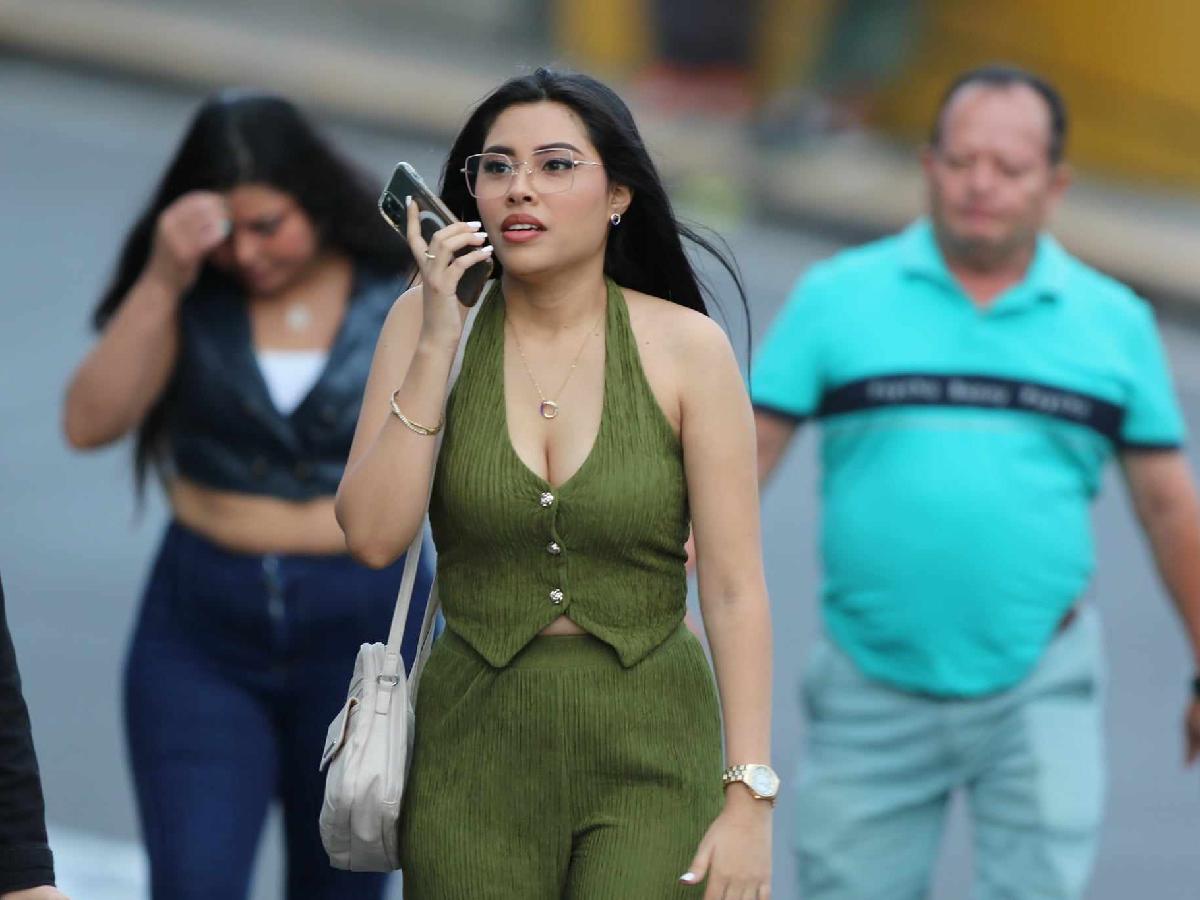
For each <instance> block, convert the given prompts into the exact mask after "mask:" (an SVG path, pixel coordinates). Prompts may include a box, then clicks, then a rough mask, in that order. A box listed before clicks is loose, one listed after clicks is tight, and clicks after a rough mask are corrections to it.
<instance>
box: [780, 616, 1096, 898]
mask: <svg viewBox="0 0 1200 900" xmlns="http://www.w3.org/2000/svg"><path fill="white" fill-rule="evenodd" d="M1101 656H1102V654H1101V642H1100V621H1099V616H1098V615H1097V613H1096V611H1095V610H1093V609H1086V608H1085V609H1084V610H1083V611H1081V613H1080V614H1079V616H1078V617H1077V618H1076V620H1075V621H1074V622H1073V623H1072V624H1070V625H1069V626H1067V627H1066V628H1065V629H1064V630H1063V631H1062V632H1061V633H1059V634H1058V635H1057V636H1055V638H1054V639H1053V640H1052V641H1051V643H1050V645H1049V647H1047V648H1046V651H1045V653H1044V654H1043V656H1042V659H1041V661H1040V662H1039V663H1038V665H1037V667H1036V668H1035V669H1034V671H1033V672H1031V673H1030V674H1029V675H1028V676H1027V677H1026V678H1025V680H1024V681H1022V682H1021V683H1019V684H1018V685H1016V686H1015V687H1013V688H1011V689H1009V690H1007V691H1003V692H1001V693H998V694H994V695H991V696H987V697H981V698H977V699H976V698H972V699H945V698H935V697H928V696H921V695H917V694H911V693H907V692H904V691H900V690H896V689H895V688H892V687H889V686H888V685H885V684H882V683H880V682H877V681H872V680H870V679H868V678H866V677H865V676H864V675H863V674H862V673H861V672H859V670H858V668H857V667H856V666H855V665H854V663H853V662H852V661H851V660H850V658H849V657H848V656H846V655H845V654H844V653H843V652H842V651H841V650H839V649H837V647H835V646H834V645H833V644H832V643H830V642H827V641H826V642H822V643H821V644H819V645H818V647H817V649H816V651H815V652H814V654H813V655H812V657H811V659H810V661H809V665H808V672H807V675H806V678H805V686H804V691H805V701H806V706H807V711H808V720H809V746H808V752H807V758H806V759H805V761H804V763H803V769H802V772H801V777H800V783H799V787H798V789H797V791H796V794H795V797H794V802H793V803H790V804H788V805H789V806H791V807H792V808H793V810H794V815H795V817H796V818H795V820H794V836H795V849H796V851H797V854H798V862H799V873H800V896H801V897H803V898H804V900H918V898H924V897H926V896H928V893H929V880H930V871H931V869H932V867H933V862H934V858H935V856H936V854H937V848H938V843H939V840H940V838H941V833H942V826H943V823H944V821H945V817H946V811H947V804H948V801H949V799H950V796H951V794H952V793H953V792H954V791H956V790H962V791H964V792H965V794H966V796H967V801H968V810H969V812H970V817H971V831H972V835H973V837H974V843H975V847H974V851H975V852H974V863H975V878H974V887H973V889H972V894H971V896H972V897H973V898H976V900H1026V898H1034V897H1036V898H1039V900H1077V898H1080V897H1082V896H1083V892H1084V889H1085V887H1086V885H1087V880H1088V874H1089V872H1090V870H1091V866H1092V861H1093V857H1094V855H1095V848H1096V837H1097V832H1098V830H1099V826H1100V820H1101V810H1102V804H1103V795H1104V759H1103V743H1102V704H1101V699H1102V694H1103V673H1102V666H1103V664H1102V659H1101Z"/></svg>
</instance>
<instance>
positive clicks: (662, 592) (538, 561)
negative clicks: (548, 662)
mask: <svg viewBox="0 0 1200 900" xmlns="http://www.w3.org/2000/svg"><path fill="white" fill-rule="evenodd" d="M482 302H483V304H484V305H483V307H482V308H481V309H480V310H479V313H478V316H477V318H476V321H475V327H474V329H473V330H472V332H471V335H470V337H469V338H468V339H467V346H466V349H465V351H464V355H463V365H462V371H461V374H460V375H459V378H458V381H457V383H456V384H455V386H454V389H453V390H452V391H451V393H450V398H449V400H448V403H447V408H446V431H445V437H444V438H443V441H442V449H441V455H440V456H439V458H438V464H437V473H436V475H435V476H434V482H433V496H432V499H431V501H430V507H429V518H430V522H431V524H432V527H433V537H434V542H435V544H436V545H437V550H438V565H437V569H438V571H437V578H438V594H439V596H440V598H441V601H442V608H443V612H444V614H445V617H446V625H447V627H448V628H449V629H450V630H451V631H453V632H454V633H455V634H457V635H458V636H459V637H461V638H463V639H464V640H465V641H467V643H469V644H470V645H471V646H472V647H473V648H474V649H475V650H476V651H477V652H478V653H479V654H480V656H482V657H483V658H484V659H486V660H487V661H488V662H489V663H491V664H492V665H493V666H497V667H499V666H504V665H506V664H507V663H508V662H509V661H510V660H511V659H512V658H513V657H514V656H516V655H517V653H519V652H520V651H521V649H522V648H523V647H524V646H525V645H526V644H527V643H529V641H530V640H531V639H532V638H533V637H534V636H535V635H536V634H537V633H538V632H539V631H541V630H542V629H543V628H545V627H546V626H547V625H549V624H550V623H551V622H552V621H554V620H555V619H557V618H558V617H559V616H560V615H564V614H565V615H567V616H568V617H569V618H571V619H572V620H574V621H575V622H576V623H578V624H579V625H580V626H582V627H583V628H585V629H586V630H587V631H589V632H591V633H592V634H593V635H595V636H596V637H598V638H600V639H601V640H603V641H605V642H606V643H608V644H610V645H611V646H612V647H613V649H614V650H615V651H616V653H617V655H618V657H619V658H620V660H621V662H622V664H624V665H625V666H632V665H634V664H635V663H637V662H638V661H639V660H641V659H642V658H643V657H644V656H646V654H648V653H649V652H650V651H651V650H653V649H654V648H655V647H657V646H658V645H659V644H660V643H662V641H664V640H665V639H666V638H667V637H668V636H670V634H671V633H672V632H673V631H674V630H675V629H676V628H677V627H678V625H679V623H680V621H681V620H682V619H683V615H684V612H685V609H686V603H687V579H686V574H685V570H684V564H685V562H686V559H687V556H686V553H685V552H684V542H685V541H686V540H687V536H688V526H689V515H688V501H687V482H686V479H685V477H684V470H683V450H682V447H681V446H680V443H679V439H678V438H677V437H676V436H675V433H674V432H673V431H672V429H671V426H670V424H669V423H668V422H667V419H666V416H664V415H663V412H662V409H661V408H660V407H659V405H658V402H657V400H655V398H654V395H653V394H652V393H651V391H650V385H649V383H648V382H647V381H646V375H645V373H644V372H643V371H642V364H641V360H640V358H639V357H638V350H637V345H636V343H635V341H634V337H633V332H632V330H631V329H630V325H629V310H628V308H627V307H626V305H625V296H624V294H623V293H622V292H621V289H620V288H619V287H617V285H616V284H615V283H613V282H612V281H611V280H610V281H609V282H608V309H607V312H606V316H605V318H606V324H605V361H604V403H603V412H602V414H601V417H600V431H599V434H598V435H597V437H596V441H595V444H594V445H593V446H592V449H591V452H590V454H589V455H588V457H587V459H586V460H585V461H584V463H583V465H582V466H581V467H580V469H579V470H578V471H577V472H576V473H575V474H574V475H572V476H571V477H570V478H569V479H568V480H567V481H566V482H564V483H563V484H561V485H559V486H557V487H553V486H551V485H550V484H549V483H548V482H547V481H546V480H545V479H543V478H541V477H539V476H538V475H537V474H535V473H534V472H533V471H532V470H530V469H529V467H528V466H526V465H525V463H524V462H522V461H521V458H520V457H519V456H517V453H516V450H514V449H513V446H512V442H511V440H510V439H509V434H508V416H507V411H506V407H505V401H504V297H503V295H502V294H501V293H500V290H499V286H498V285H497V287H496V288H495V289H493V290H492V291H491V292H490V293H489V295H488V296H487V297H486V298H485V299H484V300H483V301H482Z"/></svg>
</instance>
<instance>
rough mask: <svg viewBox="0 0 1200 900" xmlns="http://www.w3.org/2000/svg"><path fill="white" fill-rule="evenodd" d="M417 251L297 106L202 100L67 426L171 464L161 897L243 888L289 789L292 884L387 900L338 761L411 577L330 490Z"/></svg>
mask: <svg viewBox="0 0 1200 900" xmlns="http://www.w3.org/2000/svg"><path fill="white" fill-rule="evenodd" d="M409 264H410V260H409V255H408V251H407V249H406V248H405V247H404V246H403V242H402V241H400V240H398V239H397V238H396V236H395V235H394V234H392V233H391V232H390V230H389V229H388V228H387V226H386V224H385V223H384V222H383V221H382V219H381V218H380V217H379V215H378V214H377V212H376V211H375V208H374V188H373V187H372V185H371V183H370V180H369V179H368V178H367V177H365V176H364V175H363V174H362V173H360V172H359V171H358V170H357V169H356V168H355V167H353V166H352V165H351V164H349V163H348V162H346V161H345V160H344V159H342V158H341V156H340V155H339V154H338V153H337V152H336V151H335V150H334V149H333V148H332V147H331V146H330V145H329V144H328V143H327V142H326V141H325V140H324V139H323V138H322V137H321V136H319V135H318V134H317V133H316V132H315V131H314V129H313V128H312V126H311V125H310V124H309V123H308V122H307V121H306V120H305V119H304V117H303V116H302V115H301V113H300V112H299V111H298V110H297V109H296V108H295V106H293V105H292V104H291V103H290V102H289V101H287V100H284V99H281V98H279V97H272V96H263V95H258V94H248V93H226V94H222V95H219V96H217V97H215V98H212V99H210V100H208V101H207V102H205V103H204V104H203V105H202V106H201V108H200V109H199V111H198V112H197V114H196V116H195V118H194V120H193V122H192V124H191V127H190V128H189V130H188V132H187V134H186V136H185V137H184V139H183V143H182V144H181V146H180V147H179V149H178V151H177V152H176V154H175V157H174V159H173V160H172V161H171V163H170V165H169V167H168V169H167V171H166V173H165V175H164V176H163V178H162V181H161V184H160V185H159V187H158V189H157V191H156V192H155V194H154V198H153V200H152V201H151V202H150V204H149V206H148V207H147V208H146V210H145V211H144V212H143V213H142V215H141V216H140V217H139V218H138V221H137V223H136V224H135V225H134V226H133V229H132V231H131V232H130V234H129V235H128V237H127V238H126V240H125V244H124V249H123V250H122V252H121V255H120V258H119V261H118V264H117V270H116V274H115V277H114V278H113V281H112V284H111V285H110V286H109V288H108V290H107V291H106V292H105V294H104V296H103V298H102V300H101V301H100V304H99V307H98V308H97V310H96V312H95V316H94V321H95V324H96V327H97V328H98V329H99V330H100V338H99V340H98V341H97V342H96V344H95V346H94V347H93V349H92V350H91V352H90V353H89V354H88V356H87V358H86V359H85V360H84V361H83V363H82V365H80V367H79V368H78V370H77V371H76V372H75V375H74V377H73V379H72V380H71V384H70V387H69V389H68V392H67V397H66V408H65V421H64V427H65V431H66V435H67V438H68V440H69V441H70V443H71V444H72V446H74V447H77V448H80V449H90V448H94V447H101V446H104V445H106V444H109V443H111V442H113V441H116V440H118V439H119V438H121V437H123V436H124V435H126V434H127V433H129V432H135V433H136V450H135V467H136V473H137V481H138V486H139V490H140V489H141V487H142V486H143V485H144V482H145V478H146V475H147V474H148V472H150V471H151V470H153V471H154V472H155V473H156V474H158V475H160V476H161V478H162V481H163V483H164V485H165V489H166V492H167V496H168V499H169V502H170V506H171V511H172V515H173V521H172V522H171V524H170V526H169V528H168V529H167V533H166V536H165V539H164V540H163V543H162V546H161V550H160V552H159V555H158V559H157V561H156V563H155V565H154V568H153V572H152V574H151V576H150V580H149V584H148V587H147V589H146V593H145V597H144V599H143V603H142V608H141V614H140V617H139V621H138V625H137V629H136V632H135V634H134V637H133V642H132V646H131V649H130V653H129V657H128V664H127V669H126V675H125V713H126V727H127V736H128V740H129V751H130V756H131V761H132V767H133V774H134V781H135V784H136V788H137V797H138V806H139V812H140V815H141V821H142V827H143V831H144V836H145V840H146V845H147V849H148V852H149V856H150V865H151V879H152V885H153V895H154V897H155V898H164V900H165V898H170V900H186V898H197V900H201V898H202V900H212V898H215V897H220V898H236V897H244V896H245V895H246V894H247V892H248V885H249V881H250V876H251V871H252V867H253V860H254V855H255V849H256V846H257V843H258V838H259V835H260V832H261V830H262V825H263V822H264V818H265V815H266V812H267V809H268V807H269V806H270V804H271V802H272V801H273V800H274V799H275V798H279V799H280V800H281V801H282V806H283V822H284V830H285V839H286V845H287V859H288V873H287V892H288V893H287V896H288V897H289V898H292V900H296V898H306V900H307V898H355V900H361V898H371V897H380V896H381V895H382V891H383V886H384V880H383V877H382V876H379V875H365V874H351V873H347V872H338V871H335V870H333V869H331V868H330V867H329V865H328V863H327V860H326V857H325V854H324V852H323V850H322V848H321V842H320V837H319V834H318V829H317V818H318V813H319V810H320V804H321V801H322V796H323V781H322V776H321V774H320V773H319V772H318V771H317V763H318V761H319V759H320V755H321V749H322V744H323V741H324V737H325V729H326V727H327V726H328V723H329V720H330V719H331V718H332V716H333V715H334V714H335V713H336V712H337V709H338V708H339V706H340V705H341V704H342V702H343V700H344V695H345V690H346V683H347V680H348V677H349V675H350V673H351V671H352V668H353V664H354V657H355V653H356V651H357V648H358V645H359V643H360V642H361V641H362V640H364V639H365V640H383V639H384V638H385V637H386V634H387V630H388V624H389V620H390V617H391V612H392V608H393V603H394V601H395V594H396V589H397V587H398V584H399V578H400V568H399V566H400V563H396V565H393V566H389V567H387V568H383V569H380V570H378V571H372V570H371V569H368V568H366V567H364V566H361V565H358V564H357V563H355V562H354V561H353V560H352V559H350V557H349V556H348V555H347V554H346V546H345V540H344V538H343V536H342V532H341V530H340V529H339V528H338V525H337V522H336V521H335V518H334V513H333V495H334V492H335V490H336V489H337V485H338V481H339V479H340V478H341V475H342V469H343V466H344V463H345V460H346V457H347V454H348V452H349V448H350V442H351V438H352V436H353V432H354V426H355V422H356V420H357V417H358V409H359V405H360V402H361V399H362V392H363V387H364V384H365V383H366V379H367V374H368V370H369V367H370V363H371V354H372V350H373V348H374V345H375V341H376V338H377V337H378V334H379V331H380V328H381V327H382V325H383V322H384V320H385V318H386V316H387V314H388V311H389V309H390V308H391V306H392V303H393V301H394V300H395V298H396V296H397V295H398V294H399V293H400V291H401V290H402V288H403V281H404V278H403V276H404V273H405V272H406V270H407V269H408V267H409ZM422 499H423V498H422ZM429 581H430V574H429V571H428V569H426V570H423V571H422V574H421V578H420V580H419V582H418V588H417V597H416V600H415V602H414V604H413V615H415V616H417V617H419V616H420V615H421V614H422V612H423V608H424V600H425V595H426V594H427V592H428V587H429ZM408 658H409V659H411V652H410V653H408Z"/></svg>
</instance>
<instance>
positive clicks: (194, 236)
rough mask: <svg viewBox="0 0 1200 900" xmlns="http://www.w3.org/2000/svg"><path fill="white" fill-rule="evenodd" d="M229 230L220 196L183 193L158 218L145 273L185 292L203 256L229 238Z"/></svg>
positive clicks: (197, 270)
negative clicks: (147, 272)
mask: <svg viewBox="0 0 1200 900" xmlns="http://www.w3.org/2000/svg"><path fill="white" fill-rule="evenodd" d="M230 228H231V222H230V220H229V211H228V209H227V207H226V205H225V199H224V198H223V197H222V196H221V195H220V194H217V193H214V192H212V191H191V192H190V193H187V194H184V195H183V196H182V197H180V198H179V199H177V200H176V201H175V202H174V203H172V204H171V205H170V206H168V207H167V208H166V209H164V210H163V211H162V213H161V214H160V215H159V217H158V223H157V225H156V227H155V229H154V246H153V248H152V250H151V251H150V261H149V263H148V264H147V270H148V271H149V272H150V273H151V274H152V275H153V276H154V277H156V278H157V279H159V280H160V281H161V282H162V283H163V284H165V285H167V286H169V287H170V288H171V289H172V290H174V291H177V292H179V293H182V292H184V291H186V290H187V289H188V288H190V287H191V286H192V283H193V282H194V281H195V280H196V276H197V275H198V274H199V273H200V267H201V265H202V264H203V262H204V259H205V257H206V256H208V254H209V253H211V252H212V251H213V250H214V249H216V247H217V246H218V245H220V243H221V242H222V241H224V240H225V238H227V237H228V236H229V232H230Z"/></svg>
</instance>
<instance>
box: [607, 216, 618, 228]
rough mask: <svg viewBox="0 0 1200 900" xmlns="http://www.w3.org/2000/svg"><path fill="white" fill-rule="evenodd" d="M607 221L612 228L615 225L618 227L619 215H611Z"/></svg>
mask: <svg viewBox="0 0 1200 900" xmlns="http://www.w3.org/2000/svg"><path fill="white" fill-rule="evenodd" d="M608 221H610V222H612V223H613V226H614V227H615V226H617V225H620V224H621V214H620V213H613V214H612V215H611V216H609V217H608Z"/></svg>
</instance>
